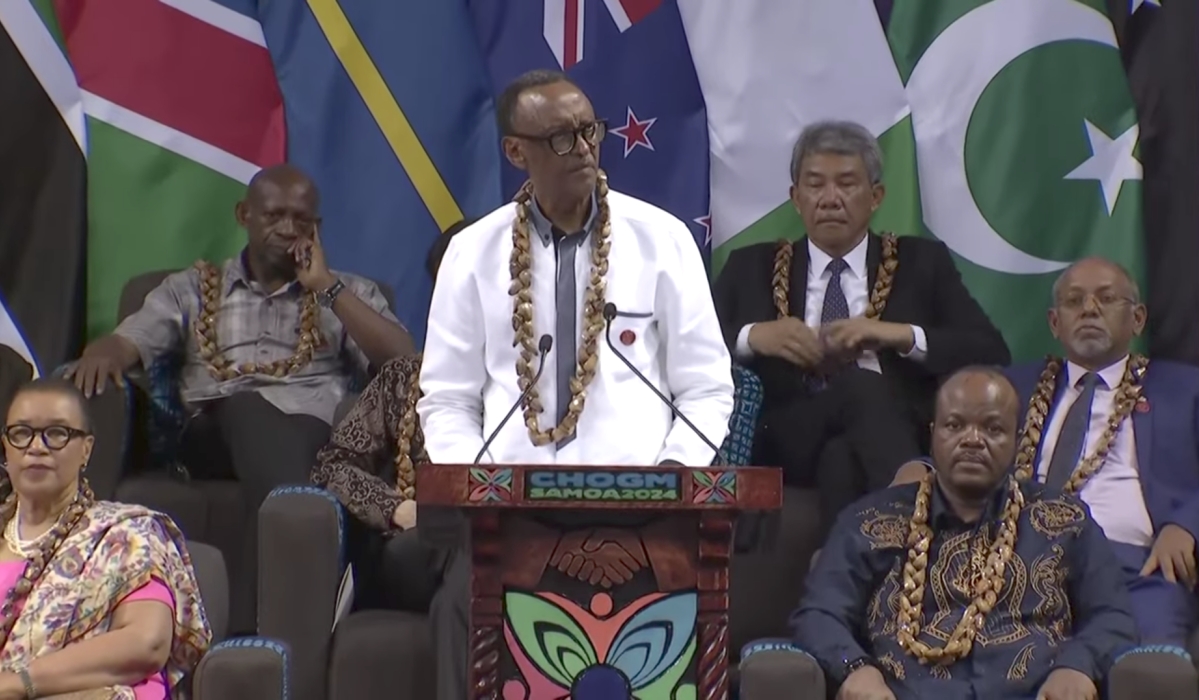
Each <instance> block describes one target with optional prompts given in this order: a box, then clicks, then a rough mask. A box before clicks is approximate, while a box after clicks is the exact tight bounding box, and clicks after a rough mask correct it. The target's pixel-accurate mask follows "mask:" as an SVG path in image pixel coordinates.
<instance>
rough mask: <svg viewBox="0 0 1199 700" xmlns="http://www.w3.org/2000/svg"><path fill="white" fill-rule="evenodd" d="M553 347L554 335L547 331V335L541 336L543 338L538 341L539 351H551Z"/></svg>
mask: <svg viewBox="0 0 1199 700" xmlns="http://www.w3.org/2000/svg"><path fill="white" fill-rule="evenodd" d="M553 347H554V336H552V335H550V334H549V333H546V334H545V335H543V336H541V340H538V341H537V351H538V352H541V353H548V352H549V351H550V349H551V348H553Z"/></svg>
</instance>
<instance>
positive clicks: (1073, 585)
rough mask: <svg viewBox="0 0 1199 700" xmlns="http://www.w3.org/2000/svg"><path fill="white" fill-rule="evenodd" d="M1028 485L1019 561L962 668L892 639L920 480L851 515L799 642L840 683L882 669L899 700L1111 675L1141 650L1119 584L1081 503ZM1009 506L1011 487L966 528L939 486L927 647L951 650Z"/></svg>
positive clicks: (1008, 694)
mask: <svg viewBox="0 0 1199 700" xmlns="http://www.w3.org/2000/svg"><path fill="white" fill-rule="evenodd" d="M1023 488H1024V494H1025V499H1026V505H1025V508H1024V510H1023V511H1022V512H1021V515H1020V520H1019V523H1018V525H1017V535H1016V548H1015V549H1016V551H1015V554H1014V556H1013V557H1012V558H1011V562H1010V563H1009V565H1008V566H1007V567H1006V570H1005V572H1004V577H1005V583H1004V586H1003V589H1002V592H1001V593H1000V596H999V600H998V602H997V603H996V605H995V608H994V609H993V610H992V611H991V613H990V614H989V615H987V617H986V623H985V625H984V627H983V629H982V630H980V631H979V633H978V636H977V637H976V638H975V642H974V647H973V650H972V651H971V653H970V654H969V655H968V656H967V657H966V658H964V659H960V660H958V661H957V662H955V663H953V664H951V665H948V666H930V665H921V664H920V663H919V662H918V661H917V659H916V657H914V656H911V655H909V654H908V653H907V652H905V651H904V650H903V649H902V648H901V647H900V646H899V644H898V642H897V641H896V620H897V616H898V612H899V595H900V592H901V590H902V587H903V571H902V569H903V562H904V560H905V559H906V555H907V535H908V527H909V522H910V520H911V517H912V511H913V509H914V507H915V502H916V490H917V486H916V485H915V484H908V485H904V486H899V487H895V488H891V489H887V490H884V491H880V492H877V493H873V494H870V495H869V496H867V497H865V498H863V499H862V500H860V501H858V502H857V503H855V504H854V505H853V506H851V507H850V508H849V509H847V510H846V511H845V512H844V513H842V515H841V517H840V519H839V520H838V522H837V524H836V526H835V527H834V529H833V532H832V533H831V535H830V537H829V540H828V543H827V545H826V546H825V548H824V549H823V550H822V552H821V555H820V557H819V559H818V560H817V563H816V566H815V568H814V569H813V570H812V573H811V574H810V575H809V577H808V582H807V593H806V595H805V596H804V599H803V601H802V603H801V604H800V607H799V609H798V610H797V611H796V613H795V614H794V616H793V617H792V624H793V627H794V629H795V634H796V641H797V643H798V645H799V646H800V647H801V648H802V649H803V650H804V651H806V652H808V653H810V654H812V656H814V657H815V658H816V660H817V661H818V662H819V663H820V665H821V667H822V668H823V669H824V671H825V673H826V675H827V676H828V678H829V681H830V682H831V683H834V684H840V683H841V682H842V681H843V680H844V674H845V671H844V669H845V666H846V664H848V663H849V662H852V661H854V660H856V659H859V658H862V657H871V658H873V659H875V660H876V661H877V663H878V666H879V668H880V669H881V670H882V671H883V675H884V677H885V678H886V679H887V684H888V686H889V687H890V688H891V692H893V693H894V694H895V696H896V698H897V699H898V700H909V699H910V700H914V699H915V698H931V697H935V698H938V699H939V700H957V699H959V698H960V699H962V700H965V699H967V698H971V699H973V698H995V699H997V700H1006V699H1011V700H1015V699H1017V698H1033V697H1035V696H1036V692H1037V689H1038V688H1039V687H1040V686H1041V684H1042V683H1044V681H1045V679H1046V677H1047V676H1048V675H1049V673H1050V672H1051V671H1053V670H1054V669H1055V668H1060V667H1066V668H1072V669H1076V670H1078V671H1081V672H1082V673H1084V674H1086V675H1087V676H1089V677H1090V678H1092V679H1094V680H1096V681H1099V680H1100V679H1102V678H1103V677H1104V676H1105V675H1106V673H1107V670H1108V668H1109V667H1110V666H1111V664H1112V663H1113V661H1114V660H1115V657H1116V655H1117V654H1119V653H1120V652H1121V651H1123V650H1124V649H1126V648H1128V647H1131V646H1133V645H1135V644H1136V628H1135V624H1134V622H1133V619H1132V615H1131V612H1130V608H1129V603H1128V595H1127V589H1126V587H1125V580H1124V575H1123V573H1122V571H1121V569H1120V566H1119V565H1118V564H1117V563H1116V561H1115V559H1114V555H1113V554H1112V552H1111V549H1110V547H1109V546H1108V543H1107V541H1106V540H1105V539H1104V537H1103V532H1102V531H1101V530H1100V529H1099V526H1098V525H1096V524H1095V522H1094V521H1093V520H1092V519H1091V517H1090V515H1089V514H1088V513H1087V511H1086V509H1085V507H1084V506H1083V505H1082V503H1081V502H1080V501H1078V500H1077V499H1075V498H1073V497H1068V496H1060V497H1057V498H1052V499H1046V498H1042V497H1041V487H1040V486H1039V485H1036V484H1026V485H1024V486H1023ZM1006 496H1007V491H1006V485H1005V486H1004V487H1003V488H1001V489H998V490H997V491H996V493H995V495H994V497H993V498H992V500H991V502H990V506H989V508H988V510H987V512H985V513H984V515H983V517H982V518H980V520H979V521H978V522H977V523H974V524H967V523H964V522H963V521H962V520H960V519H959V518H958V517H957V516H956V515H955V514H954V513H953V511H952V510H951V509H950V508H949V506H948V504H947V503H946V502H945V500H944V497H943V495H942V494H941V491H940V489H939V488H934V489H933V497H932V502H931V504H930V506H929V524H930V526H931V527H932V528H933V532H934V533H935V534H934V536H933V542H932V547H931V549H930V552H929V560H928V569H927V574H926V576H927V579H926V583H925V589H924V609H923V616H922V619H921V622H922V627H921V633H920V639H921V640H922V641H924V642H925V643H926V644H929V645H930V646H936V647H943V646H944V645H945V642H946V641H947V640H948V639H949V636H950V635H951V634H952V633H953V630H954V628H955V627H956V626H957V624H958V622H959V621H960V620H961V619H962V614H963V613H964V612H965V610H966V607H967V606H968V605H970V602H971V600H972V599H973V593H972V591H971V588H972V576H973V575H974V571H977V570H980V569H981V568H982V567H981V565H982V563H983V562H984V561H985V557H986V552H987V548H988V547H989V545H990V543H991V541H993V538H994V537H995V535H996V533H997V532H998V529H999V521H1000V515H1001V512H1002V508H1003V504H1004V501H1005V499H1006ZM1100 687H1102V686H1100Z"/></svg>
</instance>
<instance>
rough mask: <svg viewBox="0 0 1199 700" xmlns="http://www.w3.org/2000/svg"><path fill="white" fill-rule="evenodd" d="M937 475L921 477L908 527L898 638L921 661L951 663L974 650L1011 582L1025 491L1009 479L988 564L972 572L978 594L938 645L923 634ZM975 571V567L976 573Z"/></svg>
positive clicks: (987, 560) (974, 591)
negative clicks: (1007, 572) (1009, 573)
mask: <svg viewBox="0 0 1199 700" xmlns="http://www.w3.org/2000/svg"><path fill="white" fill-rule="evenodd" d="M934 479H936V476H935V475H934V474H931V473H930V474H929V475H928V476H926V477H924V480H923V481H921V482H920V489H919V490H918V491H917V492H916V507H915V509H914V510H913V512H912V520H911V524H910V526H909V528H910V529H909V530H908V555H907V559H906V560H905V561H904V563H903V588H902V590H901V592H900V595H899V614H898V616H897V618H898V619H897V620H896V626H897V628H898V632H897V633H896V640H897V641H898V642H899V646H900V647H902V648H903V649H904V651H906V652H907V653H909V654H911V655H912V656H914V657H916V660H917V661H919V662H920V663H921V664H930V663H931V664H934V665H940V666H948V665H950V664H952V663H953V662H955V661H957V660H958V659H962V658H965V657H966V656H967V655H969V654H970V649H971V648H972V647H973V646H974V638H975V637H976V636H977V635H978V633H979V632H980V631H981V630H982V629H983V627H984V626H985V625H986V621H987V613H989V612H991V609H992V608H994V607H995V604H996V603H997V602H999V594H1000V592H1001V591H1002V590H1003V584H1004V582H1005V581H1006V579H1005V578H1004V571H1005V569H1007V565H1008V562H1010V561H1011V559H1012V555H1013V552H1014V550H1015V547H1016V528H1017V526H1018V525H1019V518H1020V511H1021V510H1023V508H1024V493H1023V492H1021V491H1020V485H1019V483H1018V482H1017V481H1016V480H1015V479H1013V478H1009V479H1008V498H1007V502H1006V503H1005V504H1004V507H1003V519H1002V521H1001V522H1000V525H999V532H998V533H997V534H996V536H995V540H994V541H993V542H992V543H991V546H990V547H988V551H987V553H986V559H985V563H984V564H983V566H982V570H981V571H979V572H978V573H977V576H971V579H973V580H972V581H971V582H970V583H971V584H972V586H973V588H974V590H973V591H972V592H973V593H974V599H973V600H972V601H971V602H970V605H968V606H966V610H965V611H964V612H963V613H962V619H961V620H960V621H958V624H957V627H955V628H954V630H953V633H952V634H950V635H949V640H948V641H947V642H946V643H945V646H943V647H933V646H930V645H928V644H925V643H924V642H923V641H921V640H920V639H919V637H920V628H921V622H920V621H921V617H922V616H923V611H924V585H925V578H926V575H927V571H928V564H929V561H928V560H929V557H930V556H932V555H933V552H932V542H933V529H932V528H931V527H930V526H929V524H928V517H929V512H928V511H929V504H930V502H931V500H932V492H933V480H934ZM972 573H973V572H972Z"/></svg>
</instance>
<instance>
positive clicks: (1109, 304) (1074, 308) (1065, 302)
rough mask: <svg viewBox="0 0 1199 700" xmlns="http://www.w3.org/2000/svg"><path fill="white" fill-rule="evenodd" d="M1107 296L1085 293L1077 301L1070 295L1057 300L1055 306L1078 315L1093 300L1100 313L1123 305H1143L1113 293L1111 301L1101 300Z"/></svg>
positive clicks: (1100, 293) (1102, 293) (1099, 293)
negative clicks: (1089, 300)
mask: <svg viewBox="0 0 1199 700" xmlns="http://www.w3.org/2000/svg"><path fill="white" fill-rule="evenodd" d="M1106 294H1107V292H1084V293H1082V294H1080V295H1079V297H1080V298H1078V299H1077V300H1076V299H1074V298H1072V297H1074V295H1073V294H1070V295H1067V296H1066V297H1064V298H1060V299H1057V300H1055V302H1054V305H1055V306H1058V307H1060V308H1063V309H1066V310H1068V311H1071V312H1074V313H1077V312H1079V311H1082V310H1083V309H1084V308H1085V307H1086V304H1087V300H1088V299H1093V300H1094V301H1095V308H1097V309H1099V310H1100V311H1104V310H1107V309H1116V308H1118V307H1120V306H1122V305H1128V306H1136V305H1138V304H1140V303H1141V302H1139V301H1137V300H1136V299H1134V298H1133V297H1130V296H1122V295H1120V294H1117V293H1115V292H1111V295H1112V296H1111V298H1110V299H1106V300H1104V299H1102V298H1100V297H1101V295H1106Z"/></svg>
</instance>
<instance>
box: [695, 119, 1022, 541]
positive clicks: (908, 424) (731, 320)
mask: <svg viewBox="0 0 1199 700" xmlns="http://www.w3.org/2000/svg"><path fill="white" fill-rule="evenodd" d="M791 181H792V184H791V201H792V203H793V204H794V205H795V208H796V209H797V210H798V211H799V214H800V216H802V217H803V221H804V226H805V228H806V230H807V234H808V235H807V237H805V238H803V239H801V240H800V241H798V242H797V243H795V244H792V243H790V242H781V243H762V244H757V245H752V246H747V247H745V248H740V249H738V250H735V251H733V253H732V254H731V255H730V256H729V259H728V262H727V264H726V265H725V267H724V269H723V270H722V271H721V273H720V276H719V278H718V279H717V281H716V285H715V290H714V295H715V298H716V310H717V313H718V315H719V316H720V323H721V328H722V330H723V332H724V337H725V342H726V343H727V344H728V346H729V348H730V349H732V351H733V353H734V356H735V358H736V359H737V361H739V362H742V363H744V364H746V365H747V366H748V367H749V368H751V369H753V370H754V371H755V372H757V373H758V375H759V376H760V377H761V378H762V382H763V385H764V386H765V391H766V396H765V403H764V406H763V410H762V428H761V433H760V434H759V439H758V440H757V441H756V444H757V446H758V447H759V448H760V452H759V454H758V455H756V456H755V463H760V464H777V465H780V466H782V467H783V469H784V472H785V476H784V478H785V479H786V481H787V482H788V483H789V484H794V485H803V486H807V485H811V484H813V483H815V485H816V486H817V487H818V488H819V489H820V491H821V496H822V499H821V500H822V503H823V504H827V507H826V508H825V509H824V510H825V511H826V512H825V527H826V528H827V527H828V525H829V524H831V522H832V521H833V519H834V518H835V517H836V514H837V512H838V511H839V510H840V509H841V508H842V507H844V506H845V505H848V504H849V503H851V502H853V500H854V499H855V498H857V497H858V496H860V495H861V494H862V493H865V492H867V491H873V490H876V489H880V488H883V487H885V486H886V485H887V484H888V483H889V482H890V481H891V479H892V478H893V477H894V476H895V473H896V470H897V469H898V468H899V467H900V466H901V465H902V464H904V463H905V462H906V461H907V460H909V459H912V458H914V457H917V456H918V455H921V454H923V451H922V450H921V447H920V435H921V432H922V431H921V429H920V428H919V427H918V426H925V425H928V422H929V421H930V420H931V416H932V397H933V393H934V391H935V390H936V386H937V383H938V381H939V380H940V379H941V378H943V377H945V376H947V375H948V374H949V373H952V372H953V371H954V370H956V369H958V368H961V367H963V366H966V365H970V364H1000V365H1003V364H1007V363H1008V362H1009V361H1010V355H1009V354H1008V349H1007V345H1006V343H1005V342H1004V340H1003V336H1002V335H1000V333H999V331H998V330H997V329H996V328H995V326H994V325H993V324H992V323H991V321H990V319H989V318H987V315H986V313H984V312H983V310H982V308H980V307H979V305H978V303H977V302H976V301H975V300H974V298H973V297H972V296H971V295H970V292H969V291H968V290H967V289H966V287H965V286H964V285H963V284H962V280H961V277H960V275H959V274H958V271H957V268H956V267H955V266H954V262H953V259H952V258H951V257H950V255H949V250H948V249H947V248H946V247H945V245H944V244H942V243H939V242H936V241H933V240H930V239H926V238H918V237H910V236H905V237H898V238H897V237H895V236H892V235H891V234H884V235H878V234H874V233H871V232H870V231H869V230H868V228H867V227H868V226H869V223H870V217H871V215H873V213H874V211H875V210H876V209H878V207H879V204H880V203H881V202H882V199H883V195H884V188H883V183H882V156H881V152H880V150H879V146H878V142H877V141H876V140H875V138H874V137H873V136H872V135H871V134H870V132H869V131H868V130H867V129H866V128H865V127H862V126H860V125H858V124H853V123H849V122H825V123H819V124H814V125H812V126H810V127H808V128H807V129H805V130H804V132H803V133H802V134H800V136H799V140H798V141H797V142H796V144H795V148H794V150H793V152H792V156H791Z"/></svg>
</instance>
